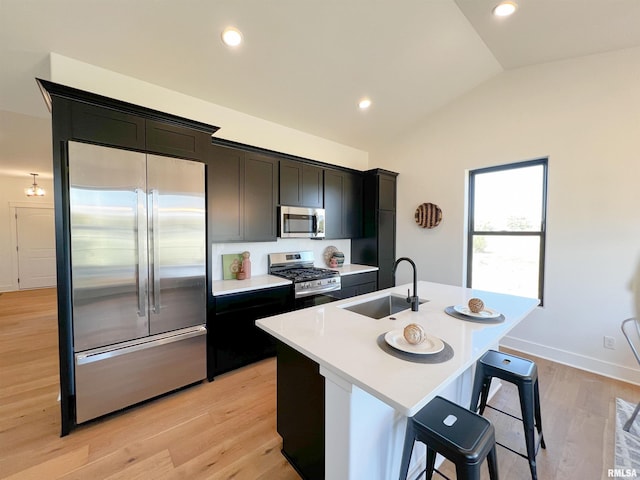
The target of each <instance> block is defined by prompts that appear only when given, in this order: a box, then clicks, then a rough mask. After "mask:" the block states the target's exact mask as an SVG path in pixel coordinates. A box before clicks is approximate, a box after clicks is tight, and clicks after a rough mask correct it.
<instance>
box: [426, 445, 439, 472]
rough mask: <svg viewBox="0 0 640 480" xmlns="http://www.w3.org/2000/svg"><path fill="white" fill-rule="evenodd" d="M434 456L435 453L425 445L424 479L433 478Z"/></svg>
mask: <svg viewBox="0 0 640 480" xmlns="http://www.w3.org/2000/svg"><path fill="white" fill-rule="evenodd" d="M436 455H437V452H436V451H435V450H434V449H433V448H429V446H428V445H427V470H426V473H425V479H426V480H431V479H432V478H433V471H434V470H435V468H436Z"/></svg>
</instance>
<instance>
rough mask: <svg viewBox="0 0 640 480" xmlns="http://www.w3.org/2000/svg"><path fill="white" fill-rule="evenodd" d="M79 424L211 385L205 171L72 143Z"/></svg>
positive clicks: (195, 166)
mask: <svg viewBox="0 0 640 480" xmlns="http://www.w3.org/2000/svg"><path fill="white" fill-rule="evenodd" d="M68 148H69V192H70V197H69V198H70V204H69V211H70V225H69V227H70V231H71V284H72V309H73V323H72V324H73V344H74V345H73V351H74V367H75V368H74V382H73V385H74V392H73V393H75V398H76V422H77V423H82V422H85V421H87V420H90V419H92V418H96V417H98V416H101V415H104V414H106V413H110V412H113V411H115V410H118V409H121V408H123V407H126V406H129V405H132V404H135V403H138V402H140V401H143V400H146V399H149V398H152V397H155V396H157V395H160V394H163V393H166V392H169V391H171V390H174V389H177V388H179V387H182V386H185V385H189V384H191V383H195V382H198V381H200V380H202V379H204V378H205V377H206V328H205V319H206V273H205V272H206V269H205V258H206V253H205V252H206V250H205V249H206V246H205V224H206V221H205V186H204V182H205V180H204V165H203V164H202V163H198V162H193V161H188V160H182V159H176V158H171V157H162V156H157V155H149V154H144V153H139V152H132V151H128V150H120V149H115V148H109V147H102V146H97V145H91V144H85V143H78V142H69V143H68Z"/></svg>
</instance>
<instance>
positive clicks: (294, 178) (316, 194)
mask: <svg viewBox="0 0 640 480" xmlns="http://www.w3.org/2000/svg"><path fill="white" fill-rule="evenodd" d="M322 179H323V170H322V168H320V167H316V166H314V165H308V164H305V163H303V162H296V161H292V160H280V205H287V206H294V207H315V208H322V207H323V206H324V202H323V194H322Z"/></svg>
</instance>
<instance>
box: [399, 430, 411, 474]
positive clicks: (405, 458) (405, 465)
mask: <svg viewBox="0 0 640 480" xmlns="http://www.w3.org/2000/svg"><path fill="white" fill-rule="evenodd" d="M414 442H415V432H414V430H413V422H412V420H411V419H410V418H408V419H407V430H406V432H405V434H404V447H403V449H402V460H401V461H400V476H399V477H398V478H399V480H406V479H407V475H408V474H409V462H410V461H411V454H412V453H413V444H414Z"/></svg>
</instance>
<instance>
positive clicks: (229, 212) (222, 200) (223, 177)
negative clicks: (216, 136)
mask: <svg viewBox="0 0 640 480" xmlns="http://www.w3.org/2000/svg"><path fill="white" fill-rule="evenodd" d="M210 148H211V155H210V158H209V168H208V169H207V211H208V217H209V241H211V242H225V241H229V242H239V241H242V240H243V239H244V223H243V218H244V216H243V211H244V152H242V151H240V150H235V149H232V148H223V147H218V146H215V145H212V146H211V147H210Z"/></svg>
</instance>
